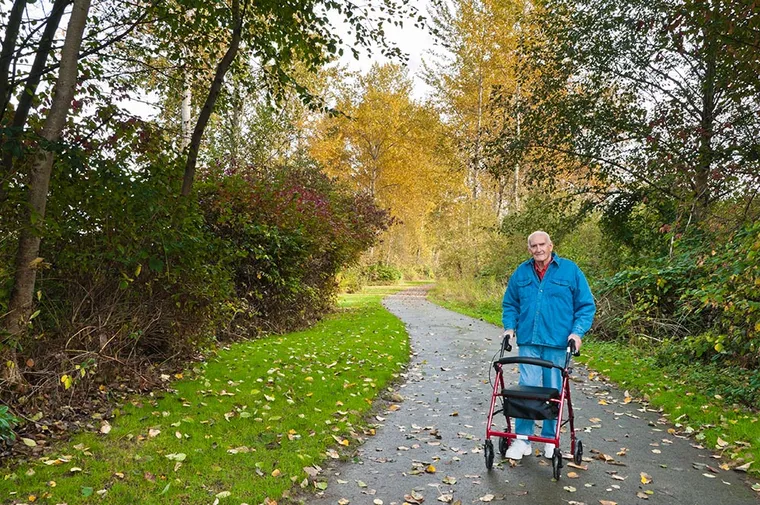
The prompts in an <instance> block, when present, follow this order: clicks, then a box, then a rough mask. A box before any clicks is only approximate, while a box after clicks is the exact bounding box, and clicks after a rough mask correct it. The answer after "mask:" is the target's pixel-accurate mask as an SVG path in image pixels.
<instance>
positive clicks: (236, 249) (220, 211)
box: [199, 167, 388, 332]
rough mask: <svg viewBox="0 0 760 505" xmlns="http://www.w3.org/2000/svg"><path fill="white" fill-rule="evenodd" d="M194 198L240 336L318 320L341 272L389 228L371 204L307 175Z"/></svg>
mask: <svg viewBox="0 0 760 505" xmlns="http://www.w3.org/2000/svg"><path fill="white" fill-rule="evenodd" d="M199 194H200V202H201V207H202V209H203V212H204V216H205V221H206V224H207V226H208V229H209V230H210V232H211V233H212V234H213V235H214V236H215V237H217V238H219V239H220V240H222V241H223V242H224V254H225V255H226V256H227V258H228V261H229V262H230V269H231V275H232V278H233V280H234V285H235V290H236V298H237V300H238V303H239V304H240V308H241V311H240V312H239V313H238V316H237V321H236V322H235V324H236V325H237V324H243V325H244V327H245V328H250V327H251V325H253V327H256V328H259V329H261V328H264V329H269V330H277V331H280V330H285V329H292V328H294V327H298V326H301V325H305V324H309V323H311V322H313V321H314V320H316V319H318V318H319V317H320V316H321V315H322V314H324V313H325V311H327V310H328V309H329V307H330V306H331V304H332V301H333V298H334V296H335V294H336V293H337V289H338V284H337V282H336V275H337V274H338V272H339V271H340V269H341V268H343V267H345V266H348V265H351V264H352V263H355V262H356V261H357V260H358V258H359V255H360V254H361V253H362V252H363V251H364V250H365V249H367V248H368V247H369V246H370V245H372V244H373V243H374V241H375V240H376V239H377V236H378V235H379V233H380V232H381V231H383V230H384V229H385V228H386V227H387V225H388V215H387V213H386V212H385V211H382V210H380V209H379V208H378V207H376V206H375V205H374V203H373V202H372V200H371V199H369V198H368V197H365V196H356V195H352V194H350V193H349V192H348V191H347V190H345V189H343V188H341V187H339V186H337V185H336V184H335V183H334V182H333V181H332V180H330V179H328V178H327V177H326V176H324V175H323V174H321V173H320V172H318V171H317V170H316V169H314V168H311V167H281V168H276V169H272V170H270V171H269V172H267V173H259V174H255V173H249V174H238V175H231V176H227V177H224V178H222V179H221V180H218V181H209V182H206V183H204V184H202V185H200V186H199ZM230 330H231V331H233V332H235V331H237V330H235V326H234V325H233V326H232V327H230Z"/></svg>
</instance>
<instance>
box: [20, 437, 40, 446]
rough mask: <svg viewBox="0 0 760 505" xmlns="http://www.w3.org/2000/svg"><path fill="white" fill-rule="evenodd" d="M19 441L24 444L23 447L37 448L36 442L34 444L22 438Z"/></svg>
mask: <svg viewBox="0 0 760 505" xmlns="http://www.w3.org/2000/svg"><path fill="white" fill-rule="evenodd" d="M21 441H22V442H24V445H25V446H27V447H37V442H35V441H34V440H32V439H31V438H23V437H21Z"/></svg>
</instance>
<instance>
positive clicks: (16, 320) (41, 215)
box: [0, 0, 90, 384]
mask: <svg viewBox="0 0 760 505" xmlns="http://www.w3.org/2000/svg"><path fill="white" fill-rule="evenodd" d="M89 10H90V0H74V7H73V9H72V11H71V17H70V18H69V24H68V28H67V30H66V39H65V41H64V44H63V48H62V49H61V65H60V69H59V72H58V81H57V82H56V85H55V91H54V93H53V101H52V104H51V106H50V112H49V113H48V116H47V118H46V119H45V124H44V125H43V127H42V132H41V133H40V136H41V137H42V138H43V139H44V140H45V141H46V145H45V146H43V151H42V152H41V153H39V154H38V156H37V158H36V159H35V160H34V162H33V165H32V168H31V171H30V173H29V180H28V183H27V188H28V189H27V191H28V206H27V209H28V210H27V212H26V216H25V223H24V228H23V229H22V230H21V234H20V238H19V245H18V251H17V254H16V272H15V277H14V280H13V290H12V291H11V298H10V301H9V303H8V314H7V315H6V317H5V321H4V326H5V330H6V331H7V332H8V334H9V335H10V340H9V341H5V342H3V345H2V347H1V348H0V353H2V358H3V362H4V363H6V365H7V366H6V367H5V368H4V369H3V378H5V380H6V381H8V382H11V383H16V384H19V383H21V382H22V378H21V374H20V373H19V370H18V366H17V364H16V355H15V344H16V341H18V339H20V338H21V337H22V336H23V333H24V331H25V330H26V327H27V323H28V321H29V316H30V314H31V310H32V302H33V294H34V283H35V279H36V276H37V268H38V265H39V264H40V260H38V259H37V258H38V255H39V252H40V241H41V238H42V237H41V229H40V228H41V225H42V223H43V222H44V219H45V207H46V204H47V194H48V189H49V187H50V174H51V172H52V168H53V152H52V151H49V150H45V149H44V148H46V147H47V143H50V144H53V143H56V142H58V141H59V140H60V138H61V132H62V131H63V128H64V126H65V125H66V117H67V115H68V113H69V108H70V106H71V101H72V99H73V98H74V91H75V87H76V83H77V64H78V61H79V49H80V47H81V45H82V35H83V33H84V28H85V25H86V24H87V14H88V12H89Z"/></svg>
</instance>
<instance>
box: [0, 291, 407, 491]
mask: <svg viewBox="0 0 760 505" xmlns="http://www.w3.org/2000/svg"><path fill="white" fill-rule="evenodd" d="M402 287H403V286H387V287H377V288H369V289H366V290H365V291H364V292H362V293H359V294H353V295H345V296H344V297H342V299H341V301H340V310H339V311H338V313H337V314H334V315H332V316H330V317H328V318H326V319H325V320H324V321H323V322H321V323H319V324H318V325H316V326H315V327H313V328H311V329H309V330H308V331H302V332H297V333H290V334H287V335H282V336H272V337H268V338H264V339H260V340H255V341H249V342H241V343H237V344H234V345H230V346H228V347H227V348H225V349H222V350H221V351H220V352H218V353H217V354H216V355H214V356H213V358H212V359H208V360H207V361H204V362H200V363H195V364H193V365H192V368H191V369H190V370H187V371H186V372H185V373H184V374H181V375H180V377H178V380H176V381H175V382H174V383H173V384H172V385H171V390H169V391H168V392H160V393H154V394H152V395H150V396H148V397H135V398H133V399H132V400H131V401H129V402H127V403H126V404H124V405H121V406H119V408H117V409H115V410H114V412H113V417H112V418H111V419H109V420H94V423H97V424H99V427H100V432H98V433H81V434H78V435H76V436H74V437H73V438H72V439H71V441H70V442H68V443H67V444H65V445H62V446H60V447H57V448H56V450H55V452H53V453H52V454H50V455H48V456H46V457H44V458H41V459H40V460H39V461H35V462H32V463H29V464H24V465H21V466H19V467H16V468H13V469H10V470H8V469H5V470H0V501H3V502H5V503H31V502H35V503H64V502H65V503H67V504H68V505H74V504H80V503H109V504H115V505H119V504H130V505H133V504H135V503H162V504H195V503H197V504H201V503H203V504H206V503H212V502H214V501H216V500H217V499H219V500H222V503H224V502H226V503H252V504H259V503H262V502H266V501H269V500H278V499H280V497H282V496H287V495H288V494H289V490H290V489H291V488H292V487H293V486H299V485H300V486H315V487H317V488H319V487H320V486H321V485H322V484H321V483H320V482H319V477H317V478H316V479H313V478H312V479H307V478H308V472H309V471H312V470H313V465H319V464H320V463H321V462H322V461H323V460H324V459H325V458H327V457H338V456H339V453H338V450H340V449H345V447H349V448H350V447H352V446H354V445H356V444H357V443H359V442H361V441H362V440H363V439H364V438H366V437H367V436H371V435H373V434H374V431H373V429H372V427H371V426H369V425H365V424H364V423H363V421H362V420H363V419H364V418H365V417H364V416H365V415H366V413H367V411H369V410H370V409H371V407H372V404H373V401H374V399H375V398H376V397H377V395H378V394H379V393H380V392H381V391H382V390H383V389H384V388H386V387H387V386H388V385H389V384H390V383H391V382H392V381H393V380H394V379H395V378H396V377H398V372H399V371H400V370H401V369H402V368H403V367H404V366H405V364H406V363H407V362H408V359H409V342H408V335H407V333H406V331H405V329H404V326H403V324H402V323H401V322H400V321H399V320H398V319H396V318H395V317H394V316H393V315H391V314H390V313H389V312H387V311H386V310H385V309H383V308H382V306H381V304H380V300H381V299H382V297H383V296H385V295H387V294H390V293H392V292H394V291H398V290H399V289H401V288H402ZM309 467H311V468H309Z"/></svg>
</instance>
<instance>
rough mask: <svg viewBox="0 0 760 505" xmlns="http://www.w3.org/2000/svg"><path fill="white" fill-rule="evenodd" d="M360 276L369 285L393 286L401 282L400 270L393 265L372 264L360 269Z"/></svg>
mask: <svg viewBox="0 0 760 505" xmlns="http://www.w3.org/2000/svg"><path fill="white" fill-rule="evenodd" d="M362 274H363V276H364V278H365V279H366V280H367V283H369V284H393V283H395V282H398V281H400V280H401V278H402V277H403V275H402V274H401V270H399V269H398V268H396V267H395V266H393V265H386V264H385V263H374V264H372V265H367V266H365V267H364V268H362Z"/></svg>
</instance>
